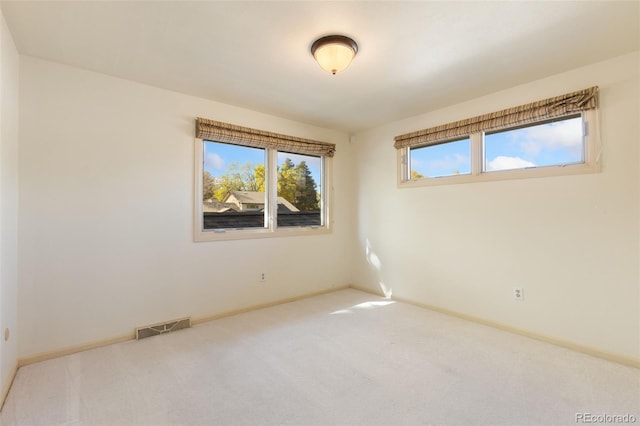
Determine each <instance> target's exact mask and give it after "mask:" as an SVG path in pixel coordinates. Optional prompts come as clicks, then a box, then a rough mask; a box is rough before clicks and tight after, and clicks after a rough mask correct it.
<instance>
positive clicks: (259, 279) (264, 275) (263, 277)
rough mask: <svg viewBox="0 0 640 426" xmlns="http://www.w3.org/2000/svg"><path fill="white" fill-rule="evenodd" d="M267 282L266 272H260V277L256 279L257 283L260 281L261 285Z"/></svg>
mask: <svg viewBox="0 0 640 426" xmlns="http://www.w3.org/2000/svg"><path fill="white" fill-rule="evenodd" d="M266 280H267V273H266V272H260V277H259V278H258V281H260V282H261V283H263V282H265V281H266Z"/></svg>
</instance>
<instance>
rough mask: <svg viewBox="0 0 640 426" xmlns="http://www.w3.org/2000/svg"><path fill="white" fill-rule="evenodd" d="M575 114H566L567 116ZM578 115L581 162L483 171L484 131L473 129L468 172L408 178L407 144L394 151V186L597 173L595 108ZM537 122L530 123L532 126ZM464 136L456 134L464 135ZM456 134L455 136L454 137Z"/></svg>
mask: <svg viewBox="0 0 640 426" xmlns="http://www.w3.org/2000/svg"><path fill="white" fill-rule="evenodd" d="M576 115H577V114H570V115H567V116H566V118H568V117H573V116H576ZM579 115H581V116H582V121H583V126H584V162H582V163H573V164H559V165H552V166H539V167H530V168H524V169H511V170H495V171H490V172H485V171H483V170H482V169H483V162H484V152H483V149H484V143H483V142H484V133H485V132H475V133H471V134H469V135H466V136H467V137H469V138H470V139H471V173H470V174H465V175H453V176H441V177H434V178H421V179H415V180H412V179H411V176H410V173H411V169H410V166H409V161H408V160H409V155H410V154H409V150H410V147H405V148H401V149H396V151H397V159H396V161H397V170H398V187H400V188H412V187H421V186H436V185H451V184H462V183H475V182H487V181H497V180H507V179H527V178H536V177H551V176H564V175H576V174H587V173H598V172H600V171H602V161H601V154H602V152H601V151H602V146H601V142H600V132H599V125H598V120H597V118H598V109H597V108H596V109H590V110H586V111H582V112H580V113H579ZM548 121H549V120H541V121H540V122H539V124H543V123H545V122H548ZM536 124H537V123H530V126H535V125H536ZM518 127H522V126H517V127H514V126H506V127H504V128H501V129H493V130H491V133H496V132H499V131H507V130H510V129H514V128H518ZM464 137H465V136H464V135H463V136H460V138H464ZM457 139H459V138H456V139H455V140H457Z"/></svg>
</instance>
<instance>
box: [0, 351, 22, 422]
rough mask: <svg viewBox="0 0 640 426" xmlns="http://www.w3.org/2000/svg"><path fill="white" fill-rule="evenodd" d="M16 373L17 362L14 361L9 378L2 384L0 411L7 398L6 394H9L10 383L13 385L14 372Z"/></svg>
mask: <svg viewBox="0 0 640 426" xmlns="http://www.w3.org/2000/svg"><path fill="white" fill-rule="evenodd" d="M17 373H18V363H17V362H16V363H15V364H14V365H13V368H12V369H11V372H10V373H9V380H7V382H6V383H5V384H4V386H2V393H1V394H0V411H2V409H3V408H4V403H5V401H6V400H7V396H9V390H10V389H11V385H13V381H14V380H15V379H16V374H17Z"/></svg>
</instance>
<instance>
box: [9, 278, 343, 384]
mask: <svg viewBox="0 0 640 426" xmlns="http://www.w3.org/2000/svg"><path fill="white" fill-rule="evenodd" d="M347 288H349V286H348V285H344V286H339V287H332V288H329V289H326V290H321V291H316V292H312V293H305V294H302V295H299V296H294V297H289V298H286V299H279V300H275V301H272V302H267V303H261V304H257V305H252V306H248V307H246V308H241V309H235V310H231V311H225V312H222V313H219V314H214V315H209V316H206V317H200V318H195V319H192V321H191V324H192V325H197V324H202V323H203V322H207V321H213V320H215V319H219V318H224V317H229V316H232V315H238V314H242V313H245V312H250V311H255V310H257V309H264V308H268V307H271V306H276V305H281V304H283V303H289V302H295V301H296V300H301V299H307V298H309V297H314V296H319V295H322V294H327V293H332V292H334V291H339V290H344V289H347ZM129 340H135V333H134V332H131V333H130V334H126V335H122V336H118V337H113V338H110V339H104V340H98V341H95V342H90V343H85V344H82V345H77V346H71V347H67V348H63V349H60V350H56V351H51V352H43V353H40V354H37V355H33V356H29V357H26V358H20V359H19V360H18V363H17V368H19V367H24V366H25V365H29V364H35V363H37V362H42V361H47V360H50V359H55V358H60V357H63V356H67V355H72V354H75V353H78V352H84V351H88V350H91V349H97V348H101V347H103V346H109V345H113V344H115V343H122V342H126V341H129ZM17 368H16V371H17ZM7 392H9V391H8V389H7Z"/></svg>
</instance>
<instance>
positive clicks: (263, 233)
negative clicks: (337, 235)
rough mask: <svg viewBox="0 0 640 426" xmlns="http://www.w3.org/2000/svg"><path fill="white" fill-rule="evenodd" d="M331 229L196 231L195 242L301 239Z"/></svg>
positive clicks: (294, 228) (295, 228)
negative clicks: (277, 238) (300, 237)
mask: <svg viewBox="0 0 640 426" xmlns="http://www.w3.org/2000/svg"><path fill="white" fill-rule="evenodd" d="M330 233H331V229H330V228H327V227H325V226H319V227H313V228H312V227H292V228H278V229H277V230H271V229H266V228H258V229H227V230H214V229H209V230H206V231H196V232H195V234H194V236H193V240H194V241H195V242H203V241H229V240H251V239H260V238H276V237H299V236H312V235H326V234H330Z"/></svg>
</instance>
